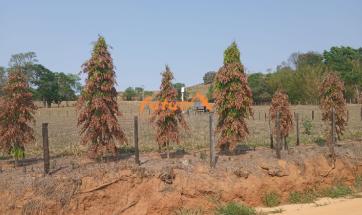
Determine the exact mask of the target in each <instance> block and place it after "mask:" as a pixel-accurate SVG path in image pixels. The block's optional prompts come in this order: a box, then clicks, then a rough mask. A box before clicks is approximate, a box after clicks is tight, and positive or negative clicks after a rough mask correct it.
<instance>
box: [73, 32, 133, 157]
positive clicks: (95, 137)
mask: <svg viewBox="0 0 362 215" xmlns="http://www.w3.org/2000/svg"><path fill="white" fill-rule="evenodd" d="M83 72H84V73H85V74H87V75H88V77H87V79H86V84H85V86H84V88H83V91H82V93H81V96H80V97H79V99H78V102H77V109H78V126H80V127H81V129H80V133H81V141H82V143H83V144H87V145H89V148H88V150H89V155H90V157H93V158H94V157H98V156H102V155H103V154H104V153H107V152H109V151H111V152H112V153H113V154H115V153H116V152H117V147H116V143H120V144H123V143H126V142H127V139H126V136H125V134H124V132H123V130H122V128H121V126H120V125H119V122H118V119H117V117H118V116H121V112H120V111H119V109H118V105H117V91H116V88H115V84H116V73H115V71H114V67H113V59H112V57H111V54H110V53H109V51H108V46H107V44H106V41H105V39H104V37H102V36H99V38H98V40H97V42H96V43H95V46H94V48H93V52H92V57H91V58H90V59H89V60H88V61H87V62H85V63H84V64H83Z"/></svg>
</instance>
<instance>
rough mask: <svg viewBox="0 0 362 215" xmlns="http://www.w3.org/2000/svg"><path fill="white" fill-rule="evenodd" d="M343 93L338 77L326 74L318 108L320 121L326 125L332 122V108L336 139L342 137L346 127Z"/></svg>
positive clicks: (334, 74)
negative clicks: (320, 114) (319, 109)
mask: <svg viewBox="0 0 362 215" xmlns="http://www.w3.org/2000/svg"><path fill="white" fill-rule="evenodd" d="M344 91H345V89H344V83H343V81H342V80H341V79H340V78H339V77H338V75H337V74H336V73H334V72H329V73H327V75H326V76H325V78H324V80H323V82H322V85H321V87H320V92H321V94H320V108H321V110H322V120H323V121H325V122H327V123H328V124H330V123H331V122H332V109H333V108H334V110H335V117H336V118H335V119H336V134H337V136H338V139H340V137H341V135H343V131H344V130H345V127H346V125H347V104H346V100H345V98H344V94H343V93H344Z"/></svg>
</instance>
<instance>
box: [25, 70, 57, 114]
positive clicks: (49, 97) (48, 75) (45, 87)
mask: <svg viewBox="0 0 362 215" xmlns="http://www.w3.org/2000/svg"><path fill="white" fill-rule="evenodd" d="M33 68H34V70H35V73H34V78H33V80H32V84H33V85H35V86H36V89H35V97H36V98H38V99H39V100H41V101H43V103H44V106H45V105H47V107H48V108H50V107H51V104H52V103H53V102H55V103H58V102H59V100H61V98H60V96H59V85H58V80H57V78H56V75H55V73H54V72H52V71H50V70H49V69H47V68H45V67H44V66H43V65H41V64H36V65H33Z"/></svg>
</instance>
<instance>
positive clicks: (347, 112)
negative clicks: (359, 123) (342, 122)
mask: <svg viewBox="0 0 362 215" xmlns="http://www.w3.org/2000/svg"><path fill="white" fill-rule="evenodd" d="M348 121H349V110H347V122H348Z"/></svg>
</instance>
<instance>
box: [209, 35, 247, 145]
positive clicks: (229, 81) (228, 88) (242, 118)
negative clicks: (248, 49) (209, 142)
mask: <svg viewBox="0 0 362 215" xmlns="http://www.w3.org/2000/svg"><path fill="white" fill-rule="evenodd" d="M214 95H215V107H216V112H217V114H218V122H217V128H216V131H217V132H218V133H220V137H219V140H218V145H219V146H220V147H221V149H222V150H223V151H228V150H229V147H233V146H235V145H236V143H238V142H240V141H242V140H244V139H245V137H246V136H247V135H248V134H249V130H248V127H247V125H246V119H247V118H248V117H250V116H252V115H253V111H252V108H251V106H252V102H253V101H252V100H253V99H252V92H251V89H250V87H249V86H248V80H247V77H246V75H245V74H244V67H243V65H242V64H241V61H240V52H239V49H238V47H237V45H236V43H235V42H233V43H232V44H231V45H230V46H229V47H228V48H227V49H226V50H225V52H224V65H223V66H222V67H221V68H220V69H219V71H218V72H217V74H216V77H215V82H214Z"/></svg>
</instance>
